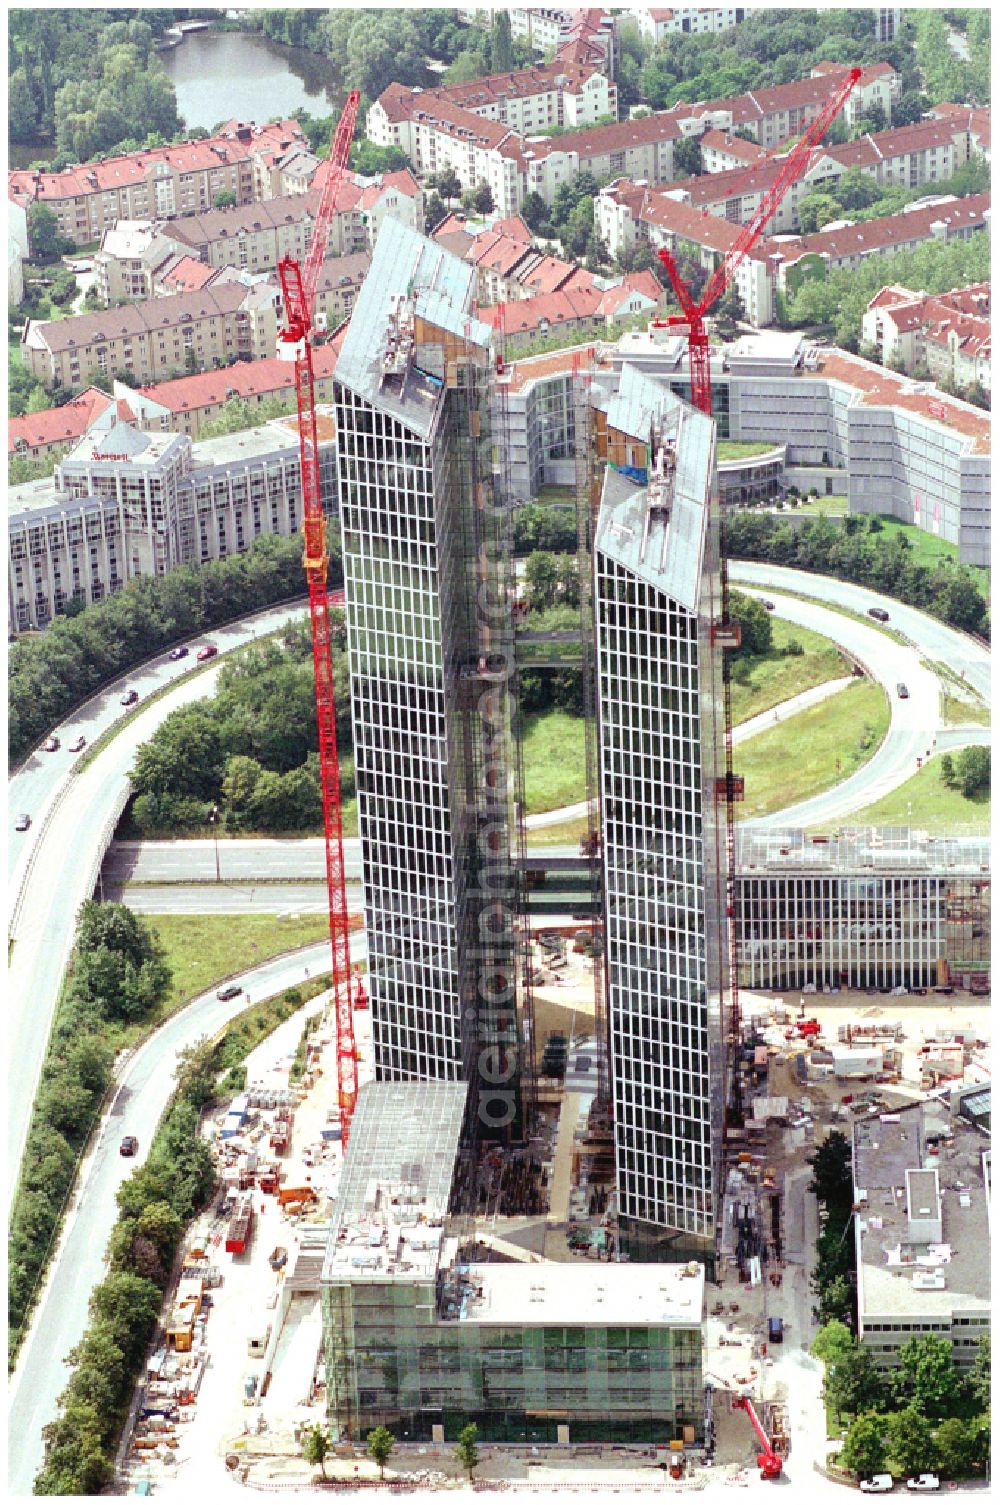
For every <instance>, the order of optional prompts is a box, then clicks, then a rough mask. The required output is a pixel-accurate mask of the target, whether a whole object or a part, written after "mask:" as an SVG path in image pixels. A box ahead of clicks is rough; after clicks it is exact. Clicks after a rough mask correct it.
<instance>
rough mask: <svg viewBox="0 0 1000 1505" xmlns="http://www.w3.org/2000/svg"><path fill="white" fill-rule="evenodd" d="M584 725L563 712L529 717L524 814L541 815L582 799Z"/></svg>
mask: <svg viewBox="0 0 1000 1505" xmlns="http://www.w3.org/2000/svg"><path fill="white" fill-rule="evenodd" d="M583 733H584V722H583V719H582V717H580V716H569V715H567V713H566V712H565V711H547V712H546V713H545V714H544V715H540V716H528V717H526V718H525V723H524V782H525V813H526V814H528V815H540V814H541V813H542V811H544V810H558V809H560V808H561V807H562V806H563V805H573V804H575V803H576V802H577V800H581V799H583V798H585V795H586V781H587V765H586V755H585V748H584V736H583Z"/></svg>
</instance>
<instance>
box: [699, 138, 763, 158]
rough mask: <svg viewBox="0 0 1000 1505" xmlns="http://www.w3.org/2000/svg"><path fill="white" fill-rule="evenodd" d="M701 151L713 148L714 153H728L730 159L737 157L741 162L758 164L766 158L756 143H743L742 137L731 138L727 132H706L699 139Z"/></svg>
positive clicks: (761, 148)
mask: <svg viewBox="0 0 1000 1505" xmlns="http://www.w3.org/2000/svg"><path fill="white" fill-rule="evenodd" d="M700 145H701V148H702V150H703V151H704V149H705V148H706V147H714V148H715V150H716V151H720V152H728V153H729V155H730V156H731V157H739V158H740V160H741V161H743V162H759V161H761V159H762V158H763V157H766V156H767V152H766V151H765V149H764V148H763V147H762V146H758V145H757V143H756V141H744V140H743V137H742V136H731V135H730V134H729V132H728V131H716V130H711V131H706V132H705V134H704V135H703V136H702V137H701V141H700Z"/></svg>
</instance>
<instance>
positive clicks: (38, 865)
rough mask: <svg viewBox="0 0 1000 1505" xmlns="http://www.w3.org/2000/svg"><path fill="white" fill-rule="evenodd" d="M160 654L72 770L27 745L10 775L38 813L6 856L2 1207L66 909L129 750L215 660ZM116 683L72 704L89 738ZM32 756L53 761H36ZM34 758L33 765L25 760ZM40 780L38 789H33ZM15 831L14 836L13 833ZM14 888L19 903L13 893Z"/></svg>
mask: <svg viewBox="0 0 1000 1505" xmlns="http://www.w3.org/2000/svg"><path fill="white" fill-rule="evenodd" d="M295 614H299V615H300V614H301V608H298V609H296V610H293V609H291V608H288V607H285V608H279V609H277V610H275V611H273V612H269V613H265V614H262V615H261V616H258V617H257V618H256V619H255V621H254V623H252V624H251V623H249V622H247V623H244V624H242V625H239V626H233V627H230V628H226V629H223V630H222V631H220V632H217V633H212V634H211V641H213V642H214V641H216V640H218V643H219V647H220V651H221V649H222V647H223V646H225V647H228V648H235V647H238V646H241V645H242V644H245V643H246V642H247V641H248V640H249V638H250V634H251V632H252V631H256V632H261V631H267V630H271V629H272V628H273V627H277V626H279V625H280V624H281V622H282V621H287V620H289V619H290V618H291V617H292V616H293V615H295ZM187 662H188V660H182V661H181V663H180V664H179V665H178V664H168V663H164V662H163V661H162V660H161V661H160V662H159V663H157V664H154V665H151V666H149V667H147V668H146V669H143V670H142V671H141V672H138V673H136V674H135V675H134V676H133V677H132V678H130V679H129V680H127V681H122V684H123V685H124V684H128V685H134V686H135V687H136V688H138V689H140V691H141V692H143V693H147V694H148V693H149V691H150V690H151V689H152V688H158V687H159V686H161V685H164V684H165V685H169V684H170V683H171V681H173V680H175V679H177V680H179V683H178V684H176V686H175V687H174V688H173V689H171V690H170V691H169V692H168V693H167V694H166V695H164V696H163V697H162V698H161V699H159V700H157V701H156V702H155V703H154V704H153V705H150V706H148V707H147V708H146V709H145V710H141V709H140V712H139V714H138V715H137V716H135V717H134V718H133V719H132V720H130V721H128V722H127V723H126V724H125V725H124V726H123V727H122V728H121V730H120V732H119V733H118V735H117V736H116V737H114V738H113V739H112V741H111V742H110V743H109V745H108V746H107V747H106V748H105V749H104V750H103V751H102V752H101V753H100V755H99V756H98V757H96V758H95V759H94V761H93V762H92V763H91V764H90V765H89V766H88V767H87V768H85V769H84V770H83V772H82V773H80V774H79V775H74V774H73V773H71V771H70V769H69V767H68V766H67V763H66V761H65V759H66V754H65V753H64V752H58V753H52V754H37V755H36V756H35V757H34V758H31V759H29V760H28V764H27V765H26V767H25V768H24V769H23V770H21V771H20V772H19V773H18V774H16V775H15V776H14V778H13V779H12V780H11V781H10V786H9V791H8V798H9V800H10V803H11V808H14V809H21V808H24V806H23V804H22V800H23V798H24V797H25V791H26V790H27V789H28V788H29V787H30V788H31V789H32V790H33V791H34V792H35V793H36V794H38V795H39V796H40V797H41V798H42V799H43V804H44V807H45V819H41V818H39V820H38V822H37V823H36V825H35V827H34V828H33V830H32V831H30V832H27V833H25V834H26V835H27V836H28V837H30V838H31V842H30V845H29V847H28V848H27V849H24V850H22V851H21V852H20V853H19V854H18V855H17V857H16V859H15V871H14V874H13V876H12V877H11V878H10V880H9V884H8V889H9V892H10V894H11V897H12V899H13V901H14V916H13V918H12V920H11V922H10V923H9V926H8V934H9V937H10V938H11V939H12V940H13V942H14V946H13V951H12V954H11V956H10V960H9V965H8V974H7V983H8V986H7V997H8V1005H7V1047H8V1052H9V1056H10V1059H11V1060H14V1061H17V1063H18V1070H17V1072H16V1074H13V1075H11V1076H9V1078H8V1099H7V1183H8V1207H9V1204H10V1198H12V1197H13V1194H14V1189H15V1186H16V1182H17V1175H18V1170H19V1167H20V1162H21V1154H22V1151H23V1148H24V1140H25V1136H26V1134H27V1131H28V1123H29V1120H30V1117H31V1106H32V1103H33V1101H34V1096H35V1091H36V1088H37V1085H38V1078H39V1074H40V1072H41V1067H42V1061H43V1059H44V1056H45V1048H46V1045H47V1042H48V1037H49V1032H50V1029H51V1026H52V1017H53V1014H54V1011H55V1006H56V1000H57V998H58V996H59V989H60V986H61V983H62V977H63V973H64V971H65V968H66V962H67V960H68V958H69V954H70V951H71V949H72V945H73V934H74V925H75V919H76V913H77V910H78V909H79V907H80V905H81V904H82V903H83V901H84V900H85V899H88V898H90V896H91V894H92V892H93V888H94V884H95V882H96V880H97V872H98V866H99V863H100V859H101V857H102V855H103V850H104V847H105V846H106V845H107V842H108V841H109V840H110V837H111V834H112V832H113V830H114V826H115V824H116V822H117V819H118V816H119V815H120V813H121V810H122V808H123V805H124V801H125V797H126V795H127V792H128V772H129V769H130V768H131V766H132V762H133V759H134V758H135V754H136V750H137V749H138V747H139V746H140V744H141V743H143V742H145V741H146V740H147V739H148V738H149V737H150V736H151V735H152V733H153V732H154V731H155V729H156V727H157V726H158V725H159V724H160V722H161V721H162V720H163V718H164V717H165V716H166V715H168V714H169V712H170V711H172V710H174V709H176V708H177V707H178V706H181V705H187V704H189V703H190V702H191V701H193V700H197V699H200V698H201V697H202V696H204V695H207V694H210V693H211V690H212V689H213V687H214V684H215V681H216V679H217V677H218V673H219V668H220V667H221V665H219V664H216V665H214V666H213V667H212V668H210V669H209V670H207V671H206V672H205V673H203V674H199V675H197V676H194V677H192V676H190V675H186V671H185V668H184V665H185V664H186V663H187ZM120 695H121V686H120V685H119V686H113V687H112V688H110V689H109V690H108V691H107V692H106V693H104V694H102V695H100V696H96V697H95V699H94V701H92V702H90V706H91V708H92V710H91V711H90V712H88V713H87V716H90V715H92V716H93V721H91V720H89V719H86V718H84V719H82V720H81V717H83V716H84V713H80V715H78V716H77V717H76V718H75V719H74V722H73V723H72V724H73V726H76V725H77V724H79V725H81V726H85V727H87V728H88V731H87V735H88V737H89V738H90V740H93V737H94V736H96V735H98V734H99V732H100V731H101V730H103V729H104V726H105V725H106V724H110V723H111V722H112V721H114V720H115V719H117V718H118V717H120V716H121V714H122V708H121V707H120V706H119V704H118V702H119V699H120ZM59 736H60V737H61V738H62V740H63V745H64V746H65V745H66V743H67V741H68V740H71V735H70V731H69V729H68V728H60V729H59ZM41 758H50V759H51V760H53V761H52V762H51V763H50V764H49V766H48V767H46V766H45V765H44V764H42V765H41V766H37V765H38V762H39V760H40V759H41ZM33 765H36V766H33ZM43 786H45V792H44V794H43V793H42V790H43ZM16 839H17V840H19V841H20V840H23V837H18V838H16ZM19 892H20V903H18V902H17V900H18V893H19Z"/></svg>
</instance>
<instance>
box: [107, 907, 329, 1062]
mask: <svg viewBox="0 0 1000 1505" xmlns="http://www.w3.org/2000/svg"><path fill="white" fill-rule="evenodd" d="M143 918H144V920H145V923H146V924H147V925H148V926H149V928H150V930H152V931H154V932H155V933H156V936H157V937H158V939H159V941H160V944H161V945H162V946H163V948H164V951H165V953H166V959H167V962H168V964H169V966H170V968H171V970H172V972H173V983H172V985H171V988H170V991H169V993H168V994H167V996H166V998H165V999H164V1001H163V1003H162V1005H161V1006H160V1009H159V1015H158V1018H157V1019H152V1018H146V1019H144V1020H143V1021H142V1024H141V1025H139V1026H137V1028H138V1030H139V1032H140V1033H141V1034H143V1035H145V1034H147V1033H149V1031H150V1029H151V1028H154V1027H155V1026H156V1024H157V1023H158V1022H159V1020H160V1019H162V1018H165V1017H166V1016H167V1015H168V1014H171V1013H173V1012H174V1010H175V1009H177V1008H179V1007H180V1006H181V1004H182V1003H186V1002H187V1000H188V999H189V998H196V997H197V996H198V994H199V993H203V992H204V991H205V989H206V988H210V987H211V986H212V984H213V983H215V982H218V981H219V980H220V978H223V977H231V976H232V974H233V973H234V972H242V971H245V970H246V969H248V968H250V967H253V966H255V965H257V964H258V963H260V962H264V961H267V960H268V959H269V958H270V957H272V956H279V955H280V954H281V953H282V952H283V951H295V950H297V949H298V947H300V946H308V945H310V944H311V943H313V942H314V941H322V940H324V939H325V938H326V936H328V935H329V920H328V919H327V916H326V915H303V916H302V917H301V918H298V919H285V918H282V917H280V916H277V915H155V916H154V915H148V916H144V917H143Z"/></svg>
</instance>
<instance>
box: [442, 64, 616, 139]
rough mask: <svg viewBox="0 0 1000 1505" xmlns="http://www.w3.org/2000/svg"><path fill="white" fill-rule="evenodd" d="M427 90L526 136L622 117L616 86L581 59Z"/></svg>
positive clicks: (537, 66)
mask: <svg viewBox="0 0 1000 1505" xmlns="http://www.w3.org/2000/svg"><path fill="white" fill-rule="evenodd" d="M422 92H429V93H430V94H432V95H434V96H435V97H441V98H444V99H448V100H450V101H451V103H452V104H454V105H457V106H459V108H460V109H463V110H470V111H471V112H472V113H473V114H474V115H481V116H483V117H484V118H485V119H486V120H497V121H499V122H500V123H501V124H502V125H509V126H510V127H511V128H512V129H513V130H515V131H519V132H520V134H521V135H522V136H530V135H531V134H532V132H533V131H542V130H547V129H548V128H550V127H552V126H578V125H592V124H593V122H594V121H595V120H599V119H600V118H601V116H603V115H610V116H612V117H613V118H614V119H615V120H617V118H618V90H617V88H616V86H615V85H614V84H613V83H612V82H611V80H610V79H608V78H607V77H606V76H605V75H604V74H603V73H602V72H601V71H600V70H599V69H596V68H593V67H587V66H585V65H582V64H580V63H563V62H556V63H539V64H537V65H536V66H535V67H533V68H520V69H518V70H517V71H516V72H514V73H493V74H490V75H489V76H488V77H486V78H476V79H471V80H470V81H469V82H468V83H462V84H446V85H444V86H443V87H442V88H440V89H433V90H429V91H422Z"/></svg>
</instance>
